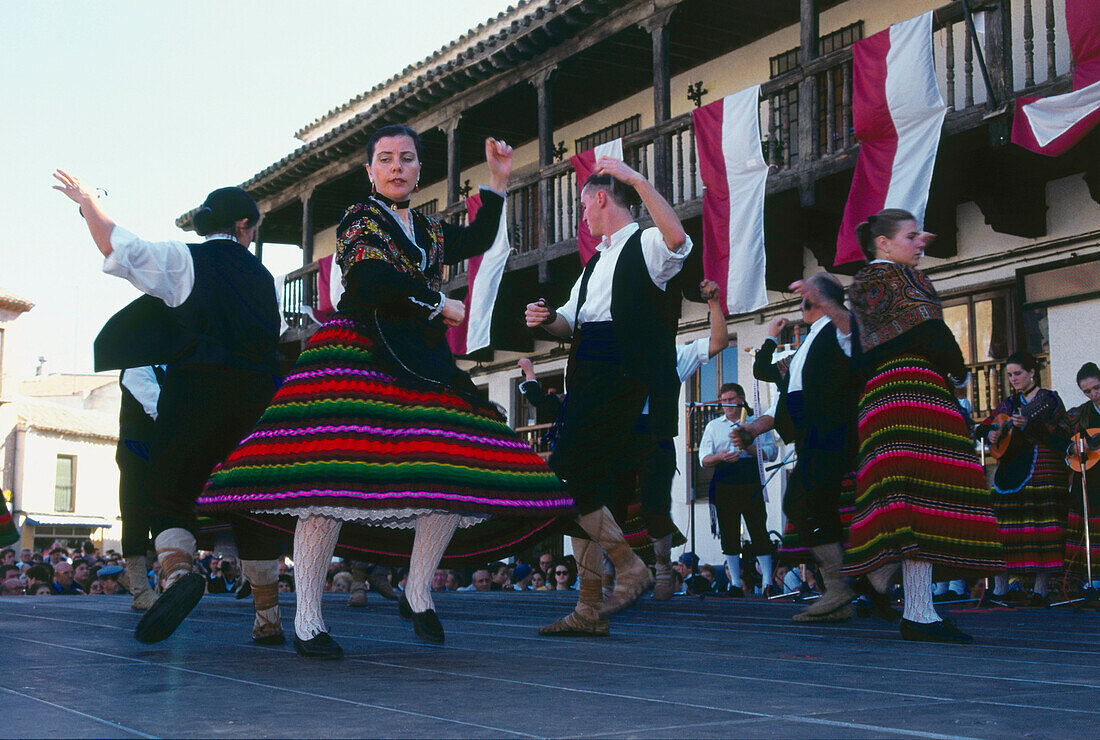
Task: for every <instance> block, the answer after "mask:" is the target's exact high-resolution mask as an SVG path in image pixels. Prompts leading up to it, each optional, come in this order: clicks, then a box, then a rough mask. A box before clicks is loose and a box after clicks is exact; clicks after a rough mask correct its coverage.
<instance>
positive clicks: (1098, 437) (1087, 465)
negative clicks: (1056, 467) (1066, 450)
mask: <svg viewBox="0 0 1100 740" xmlns="http://www.w3.org/2000/svg"><path fill="white" fill-rule="evenodd" d="M1073 449H1075V450H1079V452H1078V453H1077V454H1074V455H1066V464H1068V465H1069V467H1070V469H1071V470H1073V471H1074V472H1075V473H1080V472H1081V470H1082V468H1083V469H1085V470H1089V469H1091V468H1092V466H1093V465H1095V464H1096V461H1097V460H1100V429H1097V428H1093V429H1086V430H1085V431H1083V432H1078V433H1077V434H1075V435H1073Z"/></svg>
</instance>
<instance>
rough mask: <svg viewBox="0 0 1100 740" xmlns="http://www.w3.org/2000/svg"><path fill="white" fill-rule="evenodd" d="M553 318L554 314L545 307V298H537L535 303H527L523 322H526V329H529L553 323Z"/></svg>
mask: <svg viewBox="0 0 1100 740" xmlns="http://www.w3.org/2000/svg"><path fill="white" fill-rule="evenodd" d="M553 317H554V312H553V310H552V309H551V308H550V307H549V306H547V305H546V299H545V298H539V299H538V301H537V302H535V303H528V304H527V310H526V311H524V320H526V322H527V326H528V328H531V329H533V328H535V327H536V326H542V325H543V324H545V323H548V322H550V321H553Z"/></svg>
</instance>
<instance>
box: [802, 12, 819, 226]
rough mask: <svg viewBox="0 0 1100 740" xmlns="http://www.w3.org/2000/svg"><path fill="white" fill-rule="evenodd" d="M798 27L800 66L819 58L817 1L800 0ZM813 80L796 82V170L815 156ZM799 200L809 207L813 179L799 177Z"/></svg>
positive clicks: (813, 197) (814, 196)
mask: <svg viewBox="0 0 1100 740" xmlns="http://www.w3.org/2000/svg"><path fill="white" fill-rule="evenodd" d="M801 12H802V27H801V44H800V45H799V54H798V63H799V64H801V65H802V66H803V67H805V66H806V65H808V64H809V63H810V62H812V61H813V60H815V59H817V58H818V56H820V53H819V51H820V49H819V41H818V39H819V38H820V36H821V26H820V18H819V14H818V8H817V0H801ZM817 120H818V112H817V79H816V78H815V77H813V76H811V75H807V76H806V77H805V78H804V79H803V80H802V81H801V82H800V83H798V167H799V169H801V170H804V171H806V172H808V171H809V166H810V163H811V162H812V161H813V160H814V159H815V158H816V157H817V151H816V148H815V146H814V127H815V126H816V125H817ZM798 194H799V201H800V202H801V204H802V205H803V206H807V207H808V206H813V205H814V203H815V202H816V200H817V198H816V195H815V192H814V184H813V180H812V179H810V178H809V177H805V178H802V180H801V182H800V183H799V188H798Z"/></svg>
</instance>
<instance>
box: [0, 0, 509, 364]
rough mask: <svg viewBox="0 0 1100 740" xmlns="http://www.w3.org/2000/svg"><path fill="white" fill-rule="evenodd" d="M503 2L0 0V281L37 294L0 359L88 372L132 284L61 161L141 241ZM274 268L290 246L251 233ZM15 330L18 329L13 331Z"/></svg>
mask: <svg viewBox="0 0 1100 740" xmlns="http://www.w3.org/2000/svg"><path fill="white" fill-rule="evenodd" d="M507 7H508V3H507V2H506V1H505V0H462V1H461V2H459V1H458V0H406V1H405V2H402V3H389V2H382V1H381V0H360V1H359V2H352V1H350V0H322V2H319V3H303V2H290V1H288V0H266V1H265V2H255V1H245V0H229V1H226V0H220V1H214V0H191V1H190V2H187V3H178V2H177V3H168V2H161V1H159V0H144V1H142V2H122V1H121V0H101V1H100V2H95V3H91V2H76V1H75V0H74V1H71V2H59V1H54V0H40V1H36V2H31V3H28V2H16V1H14V0H0V14H2V16H0V17H3V18H4V22H3V24H0V105H2V106H3V107H2V113H0V204H2V209H3V210H2V211H0V213H2V223H3V230H2V231H0V287H3V288H5V289H7V290H9V291H11V292H14V293H16V294H17V295H19V296H21V297H23V298H25V299H27V300H30V301H31V302H33V303H34V304H35V307H34V308H33V309H32V310H31V311H30V312H29V313H26V314H24V315H23V316H22V317H20V318H19V319H18V322H19V332H18V334H19V341H18V344H17V346H15V347H10V348H9V350H10V352H9V356H8V357H7V358H6V360H5V363H9V362H10V363H12V365H14V367H9V370H8V371H9V372H14V373H16V374H18V375H20V376H29V375H32V374H33V373H34V369H35V366H36V365H37V361H38V357H40V356H42V357H45V358H46V370H47V372H91V371H92V341H93V340H94V338H95V336H96V334H97V333H98V331H99V329H100V327H102V325H103V323H104V322H105V321H106V320H107V319H108V318H109V317H110V316H111V314H113V313H114V312H115V311H116V310H118V309H119V308H121V307H122V306H124V305H126V303H128V302H129V301H131V300H133V298H135V297H137V295H138V293H137V291H136V289H135V288H133V287H132V286H131V285H130V284H129V283H127V282H125V281H124V280H121V279H119V278H116V277H112V276H109V275H106V274H104V273H103V272H102V265H103V259H102V256H101V255H100V254H99V252H98V250H97V249H96V248H95V245H94V244H93V242H92V240H91V238H90V237H89V235H88V231H87V229H86V228H85V226H84V222H83V220H82V219H81V218H80V216H79V215H78V214H77V209H76V206H75V205H74V204H73V203H72V201H70V200H68V199H67V198H66V197H65V196H63V195H61V194H60V193H58V192H57V191H54V190H52V189H51V185H52V184H53V178H52V176H51V175H52V172H53V171H54V170H55V169H57V168H61V169H64V170H66V171H68V172H70V173H71V174H74V175H76V176H77V177H79V178H81V179H82V180H83V181H84V182H85V184H87V185H89V186H92V187H99V188H102V189H104V190H106V192H107V196H106V199H105V200H104V203H103V205H104V209H105V210H106V211H107V213H108V215H110V216H111V217H112V218H113V219H114V220H115V222H116V223H118V224H119V225H121V226H124V227H125V228H127V229H129V230H130V231H133V232H135V233H137V234H138V235H140V236H142V237H144V238H147V239H157V240H159V239H180V240H183V241H193V240H194V239H195V235H194V234H193V233H188V232H183V231H181V230H179V229H178V228H176V226H175V223H174V222H175V219H176V217H177V216H179V215H180V214H182V213H184V212H186V211H188V210H190V209H191V208H193V207H195V206H197V205H199V204H201V203H202V201H203V199H204V198H205V197H206V194H207V193H208V192H210V191H211V190H213V189H215V188H217V187H222V186H224V185H237V184H239V183H241V182H244V181H245V180H247V179H248V178H250V177H251V176H252V175H254V174H256V173H257V172H259V171H261V170H262V169H264V168H265V167H267V166H268V165H270V164H273V163H274V162H276V161H278V160H279V159H281V158H282V157H284V156H286V155H287V154H289V153H290V152H292V151H293V150H294V149H296V148H297V147H298V146H300V145H301V142H300V141H298V140H297V139H295V138H294V132H295V131H297V130H299V129H300V128H302V127H303V126H305V125H306V124H308V123H310V122H311V121H313V120H314V119H316V118H317V117H319V116H321V115H322V114H324V113H326V112H327V111H329V110H331V109H332V108H335V107H337V106H338V105H341V104H343V103H345V102H347V101H348V100H349V99H351V98H352V97H354V96H356V95H358V94H359V93H361V92H364V91H366V90H368V89H370V88H371V87H373V86H374V85H376V84H378V83H379V82H383V81H384V80H386V79H388V78H390V77H391V76H392V75H394V74H396V73H398V72H400V71H401V70H402V69H403V68H404V67H406V66H407V65H409V64H412V63H415V62H418V61H420V60H422V59H424V58H425V57H427V56H428V55H430V54H431V53H432V52H434V51H435V50H437V49H439V48H441V47H442V46H444V45H446V44H447V43H449V42H450V41H452V40H454V39H457V38H458V37H459V36H460V35H462V34H463V33H465V32H466V31H468V30H469V29H471V28H473V27H475V26H477V24H478V23H482V22H484V21H486V20H487V19H489V18H491V17H494V16H496V14H497V13H498V12H500V11H502V10H504V9H505V8H507ZM264 262H265V264H266V265H267V266H268V268H269V269H270V270H271V271H272V272H273V273H275V274H279V273H283V272H287V271H288V270H290V269H293V268H294V267H296V266H298V265H300V264H301V252H300V250H298V249H297V248H293V247H283V248H279V247H277V246H275V245H265V246H264ZM13 334H14V332H13Z"/></svg>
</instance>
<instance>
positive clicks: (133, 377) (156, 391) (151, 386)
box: [121, 366, 160, 421]
mask: <svg viewBox="0 0 1100 740" xmlns="http://www.w3.org/2000/svg"><path fill="white" fill-rule="evenodd" d="M121 383H122V385H124V386H125V387H126V390H128V391H130V395H132V396H133V397H134V398H135V399H136V400H137V402H138V403H140V404H141V408H142V409H144V410H145V414H146V415H147V416H148V417H149V418H150V419H152V420H153V421H156V420H157V402H158V401H160V383H159V382H157V374H156V373H155V372H153V368H152V367H148V366H147V367H131V368H127V369H125V370H123V371H122V379H121Z"/></svg>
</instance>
